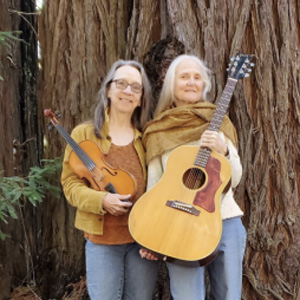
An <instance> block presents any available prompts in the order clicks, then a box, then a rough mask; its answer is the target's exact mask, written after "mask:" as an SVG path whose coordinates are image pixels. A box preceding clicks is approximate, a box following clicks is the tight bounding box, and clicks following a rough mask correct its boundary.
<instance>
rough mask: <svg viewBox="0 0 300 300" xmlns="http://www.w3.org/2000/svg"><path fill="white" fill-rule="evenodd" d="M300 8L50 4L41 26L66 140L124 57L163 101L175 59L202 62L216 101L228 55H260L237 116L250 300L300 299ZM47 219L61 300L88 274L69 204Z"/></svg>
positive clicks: (47, 90)
mask: <svg viewBox="0 0 300 300" xmlns="http://www.w3.org/2000/svg"><path fill="white" fill-rule="evenodd" d="M299 6H300V5H299V1H292V0H282V1H259V0H226V1H218V0H211V1H195V0H194V1H179V0H178V1H176V0H175V1H174V0H161V1H150V0H144V1H126V0H124V1H108V0H103V1H100V0H91V1H78V0H74V1H67V0H51V1H50V0H46V1H45V4H44V9H43V14H42V16H41V18H40V41H41V47H42V56H43V58H42V61H41V65H42V78H41V81H42V88H41V94H40V99H41V101H40V105H41V107H40V108H41V109H40V111H42V109H43V108H46V107H51V108H52V109H54V110H56V109H59V110H60V111H61V113H62V120H61V122H62V123H63V125H64V127H65V128H66V129H67V130H68V131H71V129H72V128H73V127H74V126H75V125H76V124H78V123H80V122H82V121H84V120H86V119H88V118H91V117H92V113H93V110H94V107H95V100H94V96H95V94H96V92H97V90H98V89H99V86H100V84H101V81H102V79H103V78H104V76H105V74H106V71H107V69H108V68H109V67H110V66H111V64H112V63H113V62H114V61H115V60H117V59H118V58H125V59H136V60H139V61H141V62H144V63H145V65H146V68H147V70H148V71H149V76H150V77H151V78H152V82H153V88H154V90H155V96H157V95H158V93H159V88H160V86H161V82H162V79H163V76H162V74H163V70H164V69H165V68H166V67H167V65H168V64H169V62H170V60H172V59H173V58H174V57H175V56H176V55H178V54H180V53H182V52H188V53H194V54H196V55H198V56H200V57H201V58H203V59H204V60H205V61H206V63H207V65H208V66H209V67H210V68H211V70H212V75H213V76H212V82H213V89H212V91H211V93H210V98H211V100H212V101H213V102H215V101H217V100H218V98H219V97H220V95H221V92H222V90H223V87H224V85H225V82H226V67H227V64H228V62H229V57H230V56H233V55H234V54H235V53H236V52H238V51H239V52H245V53H249V54H254V56H255V63H256V66H255V68H254V71H253V73H252V74H251V77H250V78H249V79H248V80H246V79H245V80H243V81H241V82H239V83H238V85H237V88H236V91H235V93H234V97H233V100H232V104H231V107H230V117H231V119H232V120H233V122H234V124H235V126H236V128H237V131H238V136H239V152H240V156H241V159H242V164H243V167H244V173H243V178H242V182H241V183H240V185H239V187H238V189H237V190H236V194H235V196H236V199H237V200H238V202H239V204H240V205H241V207H242V208H243V210H244V212H245V216H244V218H243V222H244V224H245V226H246V228H247V231H248V244H247V249H246V256H245V261H244V285H243V299H247V300H250V299H264V300H267V299H285V300H291V299H299V297H300V291H299V275H298V274H299V271H298V270H299V251H300V250H299V249H300V247H299V246H300V245H299V243H300V242H299V241H300V230H299V229H300V225H299V224H300V222H299V217H300V213H299V201H298V199H299V187H300V177H299V176H300V175H299V174H300V172H299V171H300V170H299V168H300V164H299V150H300V142H299V141H300V139H299V136H300V126H299V121H300V100H299V99H300V95H299V94H300V92H299V87H300V75H299V73H300V72H299V71H300V50H299V47H300V46H299V44H300V41H299V32H300V15H299V8H300V7H299ZM156 82H157V83H156ZM42 122H43V121H42V116H40V124H42ZM44 124H46V122H44ZM44 127H45V126H44ZM45 137H46V139H47V140H48V146H47V149H46V155H47V157H55V156H58V155H61V154H62V153H63V149H64V147H65V144H64V142H63V140H62V139H61V138H60V137H59V136H58V134H57V133H56V132H51V133H47V132H46V131H45ZM43 214H44V218H43V221H44V222H43V227H42V236H43V243H42V253H41V261H45V259H46V258H47V260H46V261H47V262H48V265H47V266H48V270H52V273H51V274H46V273H45V274H43V275H41V278H42V279H43V280H44V281H45V282H46V281H47V280H49V278H50V281H48V282H51V284H53V286H54V285H55V286H56V291H55V292H53V293H51V292H50V290H52V291H53V290H54V289H53V288H51V287H49V292H48V296H50V294H51V297H54V296H53V294H55V293H56V292H57V294H59V293H62V291H63V285H64V284H65V283H66V282H68V281H71V280H75V278H76V277H78V276H79V275H80V274H83V272H84V258H83V238H82V235H81V234H80V233H78V232H77V231H76V230H75V229H74V227H73V217H74V210H73V209H72V208H70V207H68V205H67V204H66V202H65V201H64V199H63V198H62V199H60V201H57V200H55V199H49V200H48V201H47V202H46V203H45V204H44V205H43ZM41 274H42V273H41ZM55 283H56V284H55ZM160 286H162V287H163V286H164V284H161V285H160ZM159 297H160V299H162V298H163V297H165V299H167V298H170V296H169V295H168V294H167V293H164V292H162V293H161V294H160V296H159Z"/></svg>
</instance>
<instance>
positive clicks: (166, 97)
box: [154, 54, 211, 117]
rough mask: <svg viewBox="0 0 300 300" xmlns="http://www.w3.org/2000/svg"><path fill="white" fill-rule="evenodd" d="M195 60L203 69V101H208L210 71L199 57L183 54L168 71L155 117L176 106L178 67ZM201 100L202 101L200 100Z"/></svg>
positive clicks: (173, 62)
mask: <svg viewBox="0 0 300 300" xmlns="http://www.w3.org/2000/svg"><path fill="white" fill-rule="evenodd" d="M187 58H189V59H193V60H194V61H195V62H196V63H197V64H198V65H199V67H200V69H201V77H202V80H203V83H204V88H203V92H202V100H204V101H206V95H207V93H208V92H209V90H210V88H211V81H210V73H211V72H210V70H209V69H208V68H207V67H206V65H205V63H204V62H203V61H202V60H201V59H199V58H198V57H197V56H194V55H189V54H182V55H179V56H177V57H176V58H175V59H174V60H173V61H172V63H171V64H170V66H169V68H168V71H167V73H166V76H165V79H164V84H163V87H162V90H161V93H160V96H159V100H158V104H157V107H156V110H155V114H154V116H155V117H156V116H157V115H158V114H160V113H161V112H163V111H164V110H166V109H167V108H169V107H170V106H171V105H173V104H174V101H175V96H174V88H175V72H176V68H177V67H178V65H179V64H180V63H181V62H182V61H183V60H185V59H187ZM199 100H200V99H199Z"/></svg>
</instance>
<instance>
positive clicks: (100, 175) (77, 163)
mask: <svg viewBox="0 0 300 300" xmlns="http://www.w3.org/2000/svg"><path fill="white" fill-rule="evenodd" d="M44 115H45V116H46V117H49V118H51V123H52V125H53V126H54V127H55V128H56V129H57V131H58V132H59V133H60V135H61V136H62V137H63V138H64V140H65V141H66V142H67V143H68V144H69V146H70V147H71V148H72V150H73V151H71V153H70V157H69V164H70V166H71V168H72V169H73V171H74V172H75V173H76V174H77V175H78V176H79V177H80V178H82V179H83V178H84V179H86V180H87V181H88V182H89V183H90V185H91V187H92V188H93V189H94V190H97V191H107V192H109V193H112V194H116V193H117V194H121V195H127V194H131V196H133V195H134V193H135V191H136V181H135V179H134V177H133V176H132V175H131V174H130V173H128V172H126V171H124V170H122V169H116V168H113V167H111V166H110V165H109V164H108V163H107V162H105V160H104V158H103V154H102V152H101V150H100V148H99V146H98V145H97V144H96V143H95V142H94V141H91V140H85V141H82V142H80V143H79V144H78V143H77V142H76V141H75V140H74V139H73V138H72V137H71V136H70V135H69V134H68V133H67V131H66V130H65V129H64V128H63V127H62V126H61V124H60V123H59V122H58V120H57V118H56V116H55V114H54V113H53V112H52V110H51V109H45V110H44ZM125 201H129V199H128V200H125Z"/></svg>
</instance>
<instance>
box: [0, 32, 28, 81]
mask: <svg viewBox="0 0 300 300" xmlns="http://www.w3.org/2000/svg"><path fill="white" fill-rule="evenodd" d="M21 33H22V31H0V54H1V53H2V51H1V50H2V49H1V48H2V47H3V48H4V49H5V51H6V52H7V53H11V52H12V47H13V45H14V42H15V41H23V40H22V39H20V38H18V35H20V34H21ZM1 69H2V64H1V61H0V70H1ZM0 80H3V77H2V76H1V75H0Z"/></svg>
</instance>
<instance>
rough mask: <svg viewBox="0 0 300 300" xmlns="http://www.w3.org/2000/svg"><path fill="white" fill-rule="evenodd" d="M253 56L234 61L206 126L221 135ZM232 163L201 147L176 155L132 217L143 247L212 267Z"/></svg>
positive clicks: (175, 152)
mask: <svg viewBox="0 0 300 300" xmlns="http://www.w3.org/2000/svg"><path fill="white" fill-rule="evenodd" d="M251 58H252V57H251V56H250V55H245V54H237V55H236V56H235V57H234V58H232V59H231V61H232V62H231V64H230V65H229V69H228V74H229V75H228V79H227V82H226V86H225V88H224V91H223V93H222V95H221V98H220V100H219V102H218V105H217V108H216V110H215V112H214V114H213V117H212V119H211V121H210V124H209V126H208V129H209V130H213V131H217V132H218V131H219V129H220V126H221V124H222V121H223V118H224V116H225V114H226V111H227V108H228V106H229V103H230V100H231V97H232V94H233V92H234V89H235V86H236V83H237V81H238V79H241V78H244V77H248V76H249V74H248V72H250V71H251V68H250V66H253V65H254V64H253V63H250V60H251ZM230 178H231V168H230V164H229V161H228V160H227V159H226V158H225V157H224V156H223V155H221V154H219V153H217V152H215V151H211V150H210V149H207V148H200V147H197V146H180V147H178V148H176V149H175V150H173V151H172V152H171V154H170V156H169V159H168V161H167V164H166V169H165V172H164V174H163V176H162V178H161V179H160V180H159V182H158V183H157V184H156V185H155V186H153V187H152V188H151V189H150V190H148V191H147V192H146V193H145V194H144V195H142V196H141V197H140V198H139V200H138V201H137V202H136V203H135V205H134V206H133V208H132V210H131V212H130V215H129V230H130V233H131V235H132V236H133V238H134V239H135V240H136V241H137V242H138V243H139V244H140V245H142V246H143V247H145V248H148V249H150V250H152V251H154V252H156V253H158V254H159V256H163V257H164V258H171V259H179V260H183V261H199V264H200V265H206V264H208V263H209V262H211V261H212V260H213V259H214V258H215V256H216V254H217V252H218V245H219V243H220V239H221V235H222V219H221V212H220V197H221V195H222V193H224V192H225V191H226V190H227V186H229V184H230Z"/></svg>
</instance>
